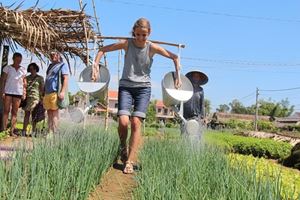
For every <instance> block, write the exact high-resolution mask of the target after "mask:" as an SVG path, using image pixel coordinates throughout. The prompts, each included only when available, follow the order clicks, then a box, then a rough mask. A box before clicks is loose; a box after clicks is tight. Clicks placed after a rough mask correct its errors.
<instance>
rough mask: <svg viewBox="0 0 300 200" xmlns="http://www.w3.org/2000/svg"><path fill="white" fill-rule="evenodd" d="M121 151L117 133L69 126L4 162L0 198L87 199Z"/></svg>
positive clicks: (1, 168)
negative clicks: (119, 150) (51, 137)
mask: <svg viewBox="0 0 300 200" xmlns="http://www.w3.org/2000/svg"><path fill="white" fill-rule="evenodd" d="M117 152H118V137H117V134H109V133H107V132H104V130H101V129H99V127H95V126H88V127H86V129H85V130H84V129H83V128H80V127H72V128H71V127H69V126H68V127H65V128H64V129H63V130H62V132H61V133H60V134H59V135H57V136H55V137H54V138H53V139H52V140H51V139H47V140H37V141H35V143H34V147H33V149H32V150H30V152H29V153H28V152H27V151H25V150H24V149H23V148H21V149H20V151H18V152H17V153H16V155H15V157H14V158H13V160H12V161H10V162H8V163H7V162H4V161H0V180H1V181H0V199H45V200H47V199H62V200H63V199H87V197H88V195H89V192H90V191H91V189H92V188H93V186H94V185H96V184H98V183H99V180H100V178H101V177H102V176H103V175H104V173H105V172H106V170H107V169H108V167H109V166H111V164H112V163H113V161H114V160H115V158H116V156H117Z"/></svg>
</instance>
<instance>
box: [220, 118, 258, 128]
mask: <svg viewBox="0 0 300 200" xmlns="http://www.w3.org/2000/svg"><path fill="white" fill-rule="evenodd" d="M224 125H225V128H229V129H237V130H252V129H253V122H251V121H243V120H237V119H230V120H228V121H227V122H224Z"/></svg>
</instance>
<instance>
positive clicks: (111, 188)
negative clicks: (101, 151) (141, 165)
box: [88, 164, 136, 200]
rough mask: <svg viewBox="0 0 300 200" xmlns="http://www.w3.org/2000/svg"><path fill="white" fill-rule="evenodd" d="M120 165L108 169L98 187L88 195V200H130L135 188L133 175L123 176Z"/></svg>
mask: <svg viewBox="0 0 300 200" xmlns="http://www.w3.org/2000/svg"><path fill="white" fill-rule="evenodd" d="M122 169H123V167H122V165H121V164H115V165H114V166H113V167H111V168H110V169H109V171H108V172H107V173H106V175H105V176H104V178H103V179H102V180H101V183H100V185H98V186H96V188H95V189H94V191H93V192H92V193H91V194H90V196H89V198H88V199H89V200H100V199H101V200H102V199H103V200H128V199H132V191H133V189H134V188H135V187H136V182H135V180H134V174H123V171H122Z"/></svg>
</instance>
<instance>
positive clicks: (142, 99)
mask: <svg viewBox="0 0 300 200" xmlns="http://www.w3.org/2000/svg"><path fill="white" fill-rule="evenodd" d="M150 96H151V87H136V88H133V87H119V104H118V116H120V115H127V116H134V117H140V118H146V112H147V108H148V105H149V101H150ZM132 106H133V107H132ZM131 112H132V113H131Z"/></svg>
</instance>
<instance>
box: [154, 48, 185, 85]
mask: <svg viewBox="0 0 300 200" xmlns="http://www.w3.org/2000/svg"><path fill="white" fill-rule="evenodd" d="M151 50H152V55H154V54H156V53H157V54H159V55H162V56H164V57H166V58H170V59H172V60H173V62H174V65H175V71H176V76H177V78H176V80H175V87H176V88H179V87H180V86H181V78H180V62H179V58H178V56H177V55H176V54H174V53H172V52H170V51H168V50H166V49H164V48H162V47H161V46H159V45H157V44H154V43H152V44H151Z"/></svg>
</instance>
